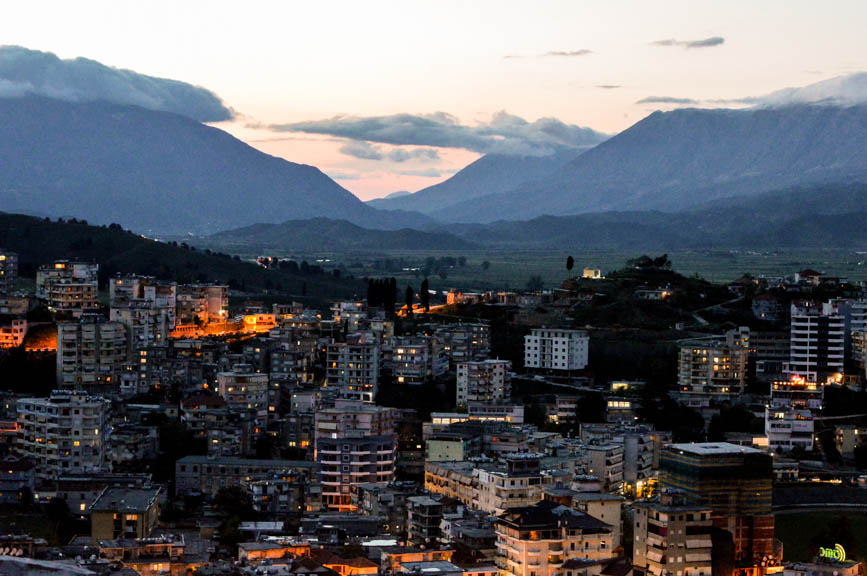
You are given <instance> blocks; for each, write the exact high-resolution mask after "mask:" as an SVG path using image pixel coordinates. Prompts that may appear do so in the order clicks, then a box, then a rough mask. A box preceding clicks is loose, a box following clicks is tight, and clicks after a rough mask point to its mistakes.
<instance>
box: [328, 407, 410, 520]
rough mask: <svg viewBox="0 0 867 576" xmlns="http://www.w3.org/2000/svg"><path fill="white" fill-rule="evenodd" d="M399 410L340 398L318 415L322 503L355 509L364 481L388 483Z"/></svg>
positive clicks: (394, 452)
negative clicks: (354, 498) (355, 496)
mask: <svg viewBox="0 0 867 576" xmlns="http://www.w3.org/2000/svg"><path fill="white" fill-rule="evenodd" d="M397 418H398V410H397V409H395V408H384V407H382V406H371V405H370V404H365V403H363V402H358V401H344V400H338V401H337V402H336V404H335V407H334V408H327V409H325V410H319V411H317V412H316V424H315V429H316V432H315V436H314V441H315V454H316V462H317V463H318V465H319V479H320V482H321V484H322V504H323V506H325V507H326V508H330V509H332V510H338V511H341V512H345V511H351V510H353V508H354V507H353V505H352V499H351V496H352V495H351V488H352V486H353V485H354V484H359V483H367V482H370V483H377V484H388V483H389V482H391V481H392V479H393V478H394V469H395V462H396V456H397V442H396V422H397Z"/></svg>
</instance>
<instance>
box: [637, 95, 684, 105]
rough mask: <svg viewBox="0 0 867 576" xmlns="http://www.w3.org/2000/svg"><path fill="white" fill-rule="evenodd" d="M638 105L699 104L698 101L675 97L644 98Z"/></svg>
mask: <svg viewBox="0 0 867 576" xmlns="http://www.w3.org/2000/svg"><path fill="white" fill-rule="evenodd" d="M636 104H698V100H693V99H692V98H676V97H674V96H648V97H647V98H642V99H641V100H639V101H638V102H636Z"/></svg>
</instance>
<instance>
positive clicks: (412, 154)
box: [388, 148, 440, 162]
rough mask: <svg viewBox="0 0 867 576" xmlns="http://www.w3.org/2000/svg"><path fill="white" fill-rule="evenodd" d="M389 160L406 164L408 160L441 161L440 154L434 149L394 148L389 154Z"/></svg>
mask: <svg viewBox="0 0 867 576" xmlns="http://www.w3.org/2000/svg"><path fill="white" fill-rule="evenodd" d="M388 159H389V160H391V161H392V162H406V161H407V160H413V159H418V160H431V161H433V160H439V159H440V153H439V152H437V151H436V150H434V149H433V148H412V149H409V150H407V149H406V148H394V149H392V150H391V152H389V153H388Z"/></svg>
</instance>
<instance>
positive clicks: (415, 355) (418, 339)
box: [385, 336, 448, 385]
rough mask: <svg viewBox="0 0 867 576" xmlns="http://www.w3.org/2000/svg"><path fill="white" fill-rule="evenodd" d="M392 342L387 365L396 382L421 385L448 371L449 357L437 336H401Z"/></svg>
mask: <svg viewBox="0 0 867 576" xmlns="http://www.w3.org/2000/svg"><path fill="white" fill-rule="evenodd" d="M390 344H391V357H390V358H389V359H388V361H387V362H386V363H385V365H386V367H387V368H389V369H390V370H391V376H392V379H393V381H394V382H395V383H396V384H407V385H421V384H424V383H425V382H427V381H429V380H431V379H433V378H437V377H439V376H442V375H443V374H445V373H446V372H447V371H448V358H447V357H446V356H445V353H444V351H443V350H442V344H441V343H440V342H439V341H437V340H436V339H435V338H432V337H429V336H408V337H399V338H394V339H392V341H391V343H390Z"/></svg>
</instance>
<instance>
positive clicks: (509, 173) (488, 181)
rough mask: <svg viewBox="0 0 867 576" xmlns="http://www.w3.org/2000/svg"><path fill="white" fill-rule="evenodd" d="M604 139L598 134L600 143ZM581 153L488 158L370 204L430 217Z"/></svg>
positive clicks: (541, 173)
mask: <svg viewBox="0 0 867 576" xmlns="http://www.w3.org/2000/svg"><path fill="white" fill-rule="evenodd" d="M603 139H604V136H602V135H601V134H600V137H599V140H600V142H601V141H602V140H603ZM582 151H583V150H576V149H574V148H569V149H561V150H560V151H558V152H556V153H554V154H550V155H548V156H506V155H503V154H488V155H486V156H482V157H481V158H479V159H478V160H476V161H475V162H473V163H472V164H470V165H468V166H467V167H465V168H464V169H463V170H461V171H460V172H458V173H456V174H455V175H454V176H452V177H451V178H449V179H448V180H445V181H444V182H440V183H439V184H435V185H433V186H429V187H428V188H425V189H423V190H419V191H418V192H416V193H414V194H410V195H408V196H400V197H393V195H392V196H386V197H385V198H378V199H376V200H370V201H369V202H368V204H370V205H371V206H376V207H377V208H387V209H392V210H394V209H402V210H415V211H416V212H421V213H423V214H431V213H433V212H436V211H437V210H442V209H444V208H447V207H448V206H452V205H454V204H458V203H460V202H463V201H465V200H470V199H473V198H479V197H481V196H486V195H489V194H499V193H501V192H507V191H509V190H513V189H515V188H516V187H517V186H519V185H521V184H524V183H526V182H530V181H532V180H538V179H540V178H544V177H546V176H549V175H550V174H552V173H553V172H555V171H557V170H559V169H560V168H562V167H563V166H565V165H566V164H567V163H568V162H569V161H570V160H574V159H575V157H577V156H578V155H579V154H580V153H581V152H582Z"/></svg>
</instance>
